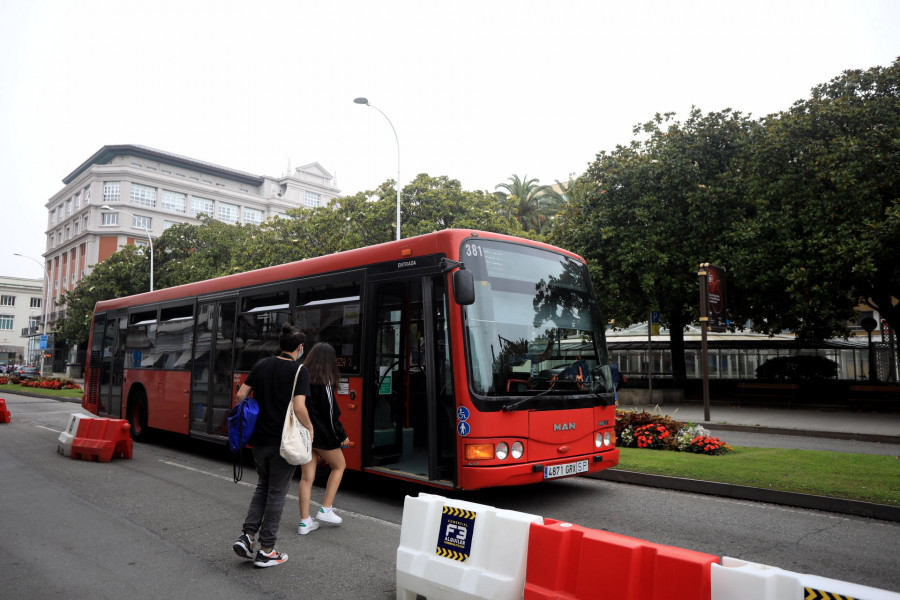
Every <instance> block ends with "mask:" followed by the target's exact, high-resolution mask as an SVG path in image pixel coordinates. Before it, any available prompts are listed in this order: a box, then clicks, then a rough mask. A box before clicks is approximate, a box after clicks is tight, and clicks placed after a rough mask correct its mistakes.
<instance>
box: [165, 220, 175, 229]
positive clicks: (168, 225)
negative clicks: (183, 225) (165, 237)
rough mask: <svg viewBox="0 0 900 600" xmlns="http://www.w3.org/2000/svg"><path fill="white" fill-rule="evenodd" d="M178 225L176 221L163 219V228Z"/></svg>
mask: <svg viewBox="0 0 900 600" xmlns="http://www.w3.org/2000/svg"><path fill="white" fill-rule="evenodd" d="M176 225H178V223H176V222H175V221H163V229H169V228H170V227H175V226H176Z"/></svg>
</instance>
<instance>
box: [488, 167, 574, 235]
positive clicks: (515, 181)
mask: <svg viewBox="0 0 900 600" xmlns="http://www.w3.org/2000/svg"><path fill="white" fill-rule="evenodd" d="M509 181H510V183H500V184H498V185H497V186H496V187H495V188H494V189H501V188H502V189H504V190H506V191H505V192H497V194H498V195H499V196H501V197H503V198H509V199H513V200H515V201H516V206H515V214H514V215H513V218H515V219H516V220H517V221H518V222H519V223H520V224H521V225H522V229H524V230H526V231H528V230H532V231H536V232H537V233H544V232H546V230H547V229H549V226H550V221H551V218H552V217H553V215H555V214H556V212H557V210H558V209H559V204H558V201H557V199H556V198H554V197H553V195H552V194H551V193H550V192H549V188H548V187H547V186H545V185H541V184H540V181H539V180H538V179H528V176H527V175H526V176H525V177H524V178H520V177H519V176H518V175H513V176H512V177H510V178H509Z"/></svg>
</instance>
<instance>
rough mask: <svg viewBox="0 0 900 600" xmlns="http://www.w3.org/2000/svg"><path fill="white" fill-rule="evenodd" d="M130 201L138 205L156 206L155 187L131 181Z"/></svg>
mask: <svg viewBox="0 0 900 600" xmlns="http://www.w3.org/2000/svg"><path fill="white" fill-rule="evenodd" d="M131 203H132V204H137V205H140V206H156V188H152V187H149V186H146V185H140V184H137V183H132V184H131Z"/></svg>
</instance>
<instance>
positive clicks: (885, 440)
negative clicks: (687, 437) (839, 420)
mask: <svg viewBox="0 0 900 600" xmlns="http://www.w3.org/2000/svg"><path fill="white" fill-rule="evenodd" d="M698 424H699V425H702V426H703V427H706V428H707V429H709V430H718V431H746V432H748V433H767V434H770V435H795V436H801V437H815V438H827V439H832V440H851V441H854V442H877V443H879V444H900V437H898V436H895V435H882V434H876V433H850V432H846V431H814V430H813V431H810V430H807V429H786V428H783V427H763V426H762V425H729V424H727V423H712V422H710V421H701V422H700V423H698Z"/></svg>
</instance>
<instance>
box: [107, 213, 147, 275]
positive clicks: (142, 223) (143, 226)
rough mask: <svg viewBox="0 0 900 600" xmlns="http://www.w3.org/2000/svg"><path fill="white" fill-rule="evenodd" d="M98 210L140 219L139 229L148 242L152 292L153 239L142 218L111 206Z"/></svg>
mask: <svg viewBox="0 0 900 600" xmlns="http://www.w3.org/2000/svg"><path fill="white" fill-rule="evenodd" d="M100 208H101V209H103V210H111V211H114V212H120V213H124V214H126V215H128V216H129V217H131V218H132V219H140V223H141V229H143V230H144V231H146V232H147V241H148V242H150V291H151V292H152V291H153V238H152V237H151V236H150V229H149V228H148V227H147V226H146V225H145V224H144V219H143V217H137V216H135V215H133V214H131V213H130V212H128V211H127V210H122V209H120V208H113V207H112V206H110V205H108V204H104V205H103V206H101V207H100Z"/></svg>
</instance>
